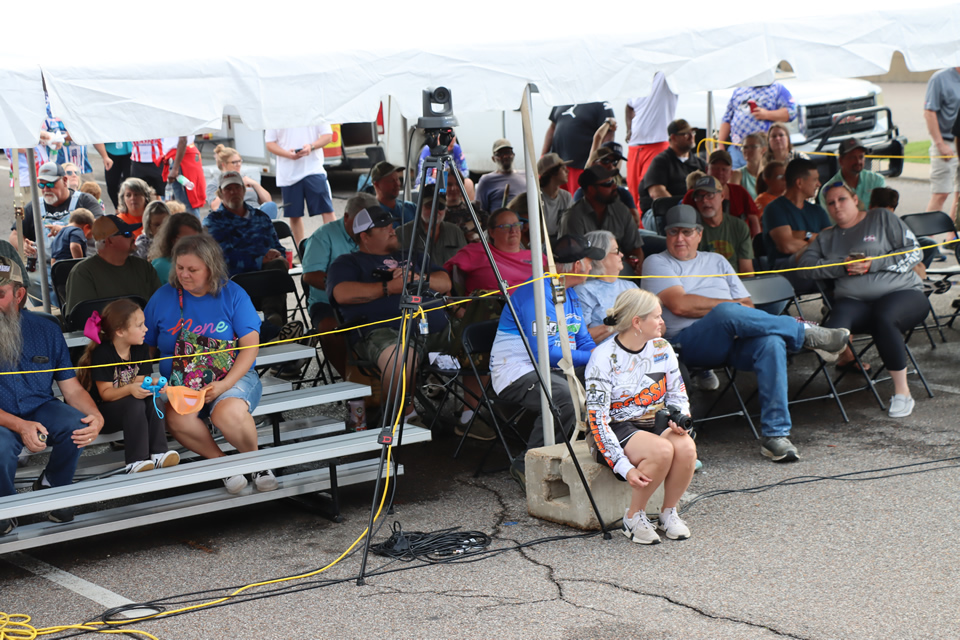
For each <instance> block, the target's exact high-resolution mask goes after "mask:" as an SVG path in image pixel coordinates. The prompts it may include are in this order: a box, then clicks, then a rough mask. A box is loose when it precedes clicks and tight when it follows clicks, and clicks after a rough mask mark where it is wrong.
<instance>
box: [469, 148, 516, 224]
mask: <svg viewBox="0 0 960 640" xmlns="http://www.w3.org/2000/svg"><path fill="white" fill-rule="evenodd" d="M513 158H514V153H513V145H512V144H510V141H509V140H507V139H506V138H500V139H499V140H497V141H496V142H494V143H493V161H494V162H495V163H496V165H497V170H496V171H494V172H492V173H488V174H485V175H484V176H483V177H482V178H480V181H479V182H478V183H477V200H478V201H479V202H480V207H481V208H482V209H483V210H484V211H496V210H497V209H499V208H501V207H505V206H506V203H505V202H504V197H503V195H504V192H505V191H509V196H508V198H507V200H509V199H510V198H513V197H514V196H517V195H520V194H521V193H526V191H527V177H526V176H525V175H524V174H522V173H518V172H516V171H514V170H513Z"/></svg>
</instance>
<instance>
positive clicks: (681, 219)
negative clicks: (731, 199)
mask: <svg viewBox="0 0 960 640" xmlns="http://www.w3.org/2000/svg"><path fill="white" fill-rule="evenodd" d="M707 177H709V176H707ZM663 222H664V225H663V230H664V231H667V230H668V229H672V228H673V227H681V228H683V229H696V228H698V227H699V226H700V222H699V220H698V218H697V210H696V209H694V208H693V207H691V206H690V205H688V204H678V205H676V206H674V207H670V209H669V210H668V211H667V215H666V216H664V219H663Z"/></svg>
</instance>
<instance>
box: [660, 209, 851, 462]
mask: <svg viewBox="0 0 960 640" xmlns="http://www.w3.org/2000/svg"><path fill="white" fill-rule="evenodd" d="M664 224H665V230H666V234H667V250H666V251H665V252H663V253H658V254H656V255H653V256H650V258H649V259H648V260H647V261H646V263H645V264H644V269H643V275H645V276H659V277H652V278H644V279H643V281H642V284H641V286H642V287H643V288H644V289H647V290H648V291H650V292H651V293H655V294H657V296H659V297H660V301H661V302H662V303H663V321H664V322H665V323H666V326H667V329H666V333H665V334H664V336H665V337H666V338H667V339H668V340H670V341H671V342H672V343H673V344H674V345H679V346H678V348H677V352H678V354H679V356H680V359H681V360H682V361H683V362H684V363H685V364H686V365H687V366H688V367H691V368H699V369H704V368H714V367H717V366H721V365H728V366H731V367H735V368H737V369H740V370H742V371H753V372H754V373H756V374H757V387H758V389H759V395H760V423H761V432H762V437H761V438H760V442H761V447H760V451H761V453H762V454H763V455H764V456H766V457H768V458H770V459H771V460H773V461H774V462H794V461H796V460H798V459H799V458H800V454H799V453H798V452H797V448H796V447H795V446H793V444H792V443H791V442H790V440H789V435H790V430H791V428H792V422H791V419H790V411H789V409H788V406H787V352H788V351H791V352H793V351H799V350H800V349H803V348H806V349H812V350H815V351H817V353H819V354H820V355H821V356H822V357H823V358H824V359H825V360H828V361H830V362H834V361H836V359H837V357H838V356H839V354H840V353H841V352H842V351H843V350H844V349H846V346H847V340H848V338H849V337H850V332H849V331H847V330H846V329H825V328H823V327H818V326H814V325H807V324H804V323H801V322H797V320H796V319H795V318H792V317H790V316H775V315H773V314H769V313H766V312H765V311H760V310H758V309H755V308H754V307H753V302H751V300H750V294H749V293H748V292H747V290H746V288H745V287H744V286H743V283H742V282H741V281H740V278H738V277H737V274H736V273H734V271H733V269H732V268H731V267H730V264H729V263H728V262H727V260H726V259H725V258H724V257H723V256H721V255H719V254H716V253H709V252H706V251H698V250H697V247H698V245H699V244H700V240H701V239H702V237H703V227H701V226H700V224H699V223H698V221H697V212H696V211H695V210H694V209H693V207H690V206H688V205H685V204H681V205H677V206H675V207H673V208H671V209H670V210H669V211H667V215H666V216H665V219H664ZM706 276H715V277H706Z"/></svg>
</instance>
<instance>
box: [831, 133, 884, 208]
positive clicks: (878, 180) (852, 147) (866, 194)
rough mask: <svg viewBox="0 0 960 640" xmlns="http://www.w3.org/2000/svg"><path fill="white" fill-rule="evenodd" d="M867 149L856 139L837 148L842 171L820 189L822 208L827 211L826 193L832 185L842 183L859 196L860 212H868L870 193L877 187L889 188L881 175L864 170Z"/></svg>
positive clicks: (847, 140) (848, 139)
mask: <svg viewBox="0 0 960 640" xmlns="http://www.w3.org/2000/svg"><path fill="white" fill-rule="evenodd" d="M866 155H867V149H866V147H864V146H863V145H862V144H860V141H859V140H857V139H856V138H847V139H846V140H843V141H842V142H840V146H838V147H837V163H838V164H839V165H840V171H838V172H837V175H835V176H833V177H832V178H830V179H829V180H827V181H826V182H825V183H823V188H822V189H820V198H819V200H820V206H821V207H823V208H824V210H826V208H827V199H826V195H825V194H826V192H827V189H829V188H830V186H831V185H833V184H835V183H837V182H842V183H843V184H845V185H847V186H848V187H849V188H850V189H851V190H852V191H853V192H854V193H856V194H857V200H858V201H859V204H858V206H859V208H860V211H866V210H867V204H868V203H869V202H870V192H871V191H873V190H874V189H876V188H877V187H885V186H887V181H886V180H885V179H884V178H883V176H882V175H880V174H879V173H875V172H873V171H868V170H866V169H864V166H865V165H866Z"/></svg>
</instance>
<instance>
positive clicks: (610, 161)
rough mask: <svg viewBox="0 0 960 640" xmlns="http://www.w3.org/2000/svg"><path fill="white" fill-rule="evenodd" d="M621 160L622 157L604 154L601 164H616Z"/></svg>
mask: <svg viewBox="0 0 960 640" xmlns="http://www.w3.org/2000/svg"><path fill="white" fill-rule="evenodd" d="M619 161H620V158H612V157H610V156H604V157H603V158H600V164H616V163H617V162H619Z"/></svg>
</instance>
